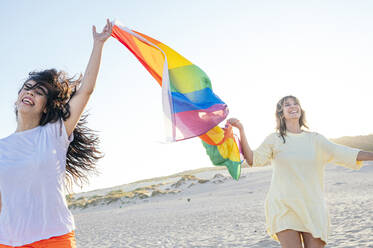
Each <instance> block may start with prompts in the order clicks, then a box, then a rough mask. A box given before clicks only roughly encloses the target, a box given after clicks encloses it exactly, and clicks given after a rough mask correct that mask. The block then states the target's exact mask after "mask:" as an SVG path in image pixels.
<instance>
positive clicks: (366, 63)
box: [0, 0, 373, 190]
mask: <svg viewBox="0 0 373 248" xmlns="http://www.w3.org/2000/svg"><path fill="white" fill-rule="evenodd" d="M372 13H373V2H372V1H343V0H335V1H329V0H328V1H325V0H320V1H295V0H294V1H277V0H267V1H256V0H242V1H239V0H231V1H213V0H204V1H198V0H189V1H172V0H169V1H166V0H157V1H146V0H137V1H129V0H117V1H114V0H112V1H88V0H86V1H72V0H67V1H47V0H45V1H41V0H35V1H26V0H24V1H21V0H20V1H4V0H0V30H1V35H0V54H1V56H0V68H1V69H0V70H1V75H2V76H1V77H0V111H1V116H2V118H1V128H0V138H2V137H6V136H8V135H10V134H11V133H12V132H14V130H15V127H16V122H15V115H14V107H13V106H14V102H15V100H16V97H17V91H18V89H19V88H20V86H21V85H22V83H23V80H24V79H25V78H26V76H27V73H28V72H30V71H32V70H41V69H48V68H52V67H54V68H57V69H61V70H65V71H67V72H68V73H69V74H70V75H74V74H79V73H83V72H84V70H85V66H86V64H87V61H88V58H89V55H90V52H91V48H92V36H91V25H93V24H94V25H96V26H97V27H98V29H99V30H100V31H101V29H102V27H103V25H104V24H105V19H106V18H107V17H108V18H110V19H117V20H119V21H120V22H121V23H122V24H124V25H126V26H128V27H129V28H131V29H135V30H137V31H140V32H142V33H145V34H147V35H149V36H152V37H154V38H156V39H158V40H160V41H161V42H163V43H165V44H167V45H169V46H170V47H172V48H173V49H175V50H176V51H178V52H179V53H180V54H182V55H183V56H184V57H186V58H187V59H189V60H190V61H192V62H193V63H194V64H196V65H198V66H199V67H200V68H202V69H203V70H204V71H205V72H206V73H207V75H209V77H210V79H211V81H212V85H213V89H214V91H215V93H216V94H217V95H219V96H220V97H221V99H222V100H223V101H225V102H226V103H227V104H228V106H229V108H230V113H231V114H230V116H232V117H233V116H234V117H237V118H239V119H240V120H241V121H242V122H243V123H244V126H245V129H246V131H247V135H248V139H249V143H250V144H251V146H252V148H255V147H257V146H258V145H259V144H260V142H261V141H262V140H263V139H264V137H265V136H266V135H268V134H269V133H270V132H272V131H274V126H275V118H274V111H275V104H276V103H277V101H278V100H279V99H280V98H281V97H283V96H285V95H288V94H292V95H295V96H297V97H298V98H299V99H300V101H301V104H302V107H303V108H304V109H305V111H306V113H307V119H308V123H309V126H310V127H311V130H314V131H317V132H320V133H322V134H324V135H325V136H327V137H330V138H334V137H340V136H346V135H364V134H370V133H372V132H373V125H372V124H373V115H372V113H371V106H370V105H371V104H372V100H371V99H372V95H373V91H372V88H373V87H372V83H373V70H372V68H373V46H372V44H373V32H372V27H373V15H372ZM87 109H88V110H89V113H90V117H89V125H90V127H92V128H93V129H95V130H98V131H99V135H100V137H101V140H102V145H101V147H102V150H103V151H104V153H105V155H106V156H105V158H104V159H102V160H101V162H100V163H99V170H100V171H101V174H100V175H99V176H93V177H91V184H90V185H89V186H87V187H84V188H83V189H82V190H90V189H95V188H102V187H108V186H114V185H119V184H123V183H129V182H132V181H135V180H139V179H145V178H149V177H155V176H165V175H168V174H172V173H175V172H179V171H182V170H188V169H195V168H200V167H206V166H211V163H210V162H209V160H208V157H207V156H206V155H205V151H204V149H203V147H202V145H201V144H200V141H199V139H198V138H197V139H192V140H187V141H182V142H178V143H175V144H166V145H165V144H161V143H160V142H159V141H160V140H161V138H162V135H163V129H162V125H163V115H162V107H161V91H160V87H159V86H158V85H157V83H156V82H155V80H154V79H153V78H152V77H151V76H150V75H149V74H148V72H147V71H146V70H145V69H144V68H143V67H142V65H141V64H140V63H139V62H138V61H137V60H136V59H135V58H134V56H133V55H132V54H130V53H129V51H127V50H126V48H125V47H124V46H123V45H121V44H120V43H119V42H118V41H116V40H115V39H113V38H111V39H109V40H108V41H107V42H106V44H105V47H104V53H103V58H102V64H101V70H100V73H99V77H98V80H97V87H96V90H95V92H94V94H93V96H92V98H91V101H90V103H89V105H88V108H87Z"/></svg>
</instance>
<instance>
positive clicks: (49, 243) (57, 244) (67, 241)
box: [0, 231, 76, 248]
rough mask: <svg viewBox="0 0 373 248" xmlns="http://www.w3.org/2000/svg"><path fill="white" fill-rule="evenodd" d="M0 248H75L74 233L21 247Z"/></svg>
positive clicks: (4, 246)
mask: <svg viewBox="0 0 373 248" xmlns="http://www.w3.org/2000/svg"><path fill="white" fill-rule="evenodd" d="M0 248H76V242H75V233H74V231H72V232H70V233H68V234H65V235H61V236H56V237H51V238H49V239H43V240H40V241H36V242H34V243H32V244H28V245H22V246H8V245H2V244H0Z"/></svg>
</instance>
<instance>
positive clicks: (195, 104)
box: [111, 23, 242, 180]
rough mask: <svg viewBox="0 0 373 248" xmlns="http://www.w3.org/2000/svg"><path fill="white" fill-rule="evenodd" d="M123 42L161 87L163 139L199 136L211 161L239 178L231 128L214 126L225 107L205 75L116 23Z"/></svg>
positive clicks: (115, 34) (158, 44)
mask: <svg viewBox="0 0 373 248" xmlns="http://www.w3.org/2000/svg"><path fill="white" fill-rule="evenodd" d="M111 35H112V36H113V37H114V38H116V39H117V40H118V41H119V42H121V43H122V44H123V45H125V46H126V47H127V48H128V49H129V50H130V51H131V52H132V53H133V55H135V57H136V58H137V59H138V60H139V61H140V63H141V64H142V65H143V66H144V67H145V68H146V69H147V70H148V72H149V73H150V74H151V75H152V76H153V77H154V79H155V80H156V81H157V82H158V83H159V85H160V86H162V103H163V112H164V114H165V123H166V139H167V140H168V141H179V140H184V139H188V138H193V137H196V136H199V137H200V138H201V139H202V143H203V145H204V147H205V148H206V152H207V154H208V155H209V157H210V159H211V161H212V163H213V164H214V165H218V166H223V165H224V166H227V168H228V171H229V173H230V174H231V176H232V177H233V178H234V179H236V180H238V178H239V177H240V173H241V162H242V161H241V154H240V151H239V148H238V145H237V143H238V144H239V142H237V141H236V140H235V138H234V136H233V132H232V128H231V127H230V126H227V127H226V128H225V129H222V128H220V127H219V126H217V125H218V124H219V123H220V122H222V121H223V120H224V119H225V118H226V117H227V115H228V106H227V105H226V104H225V103H224V102H223V101H222V100H221V99H220V98H219V97H218V96H217V95H215V94H214V92H213V91H212V87H211V82H210V79H209V78H208V76H207V75H206V74H205V73H204V72H203V71H202V70H201V69H200V68H199V67H198V66H196V65H194V64H192V63H191V62H190V61H189V60H187V59H186V58H184V57H183V56H181V55H180V54H178V53H177V52H176V51H174V50H173V49H171V48H170V47H168V46H166V45H165V44H163V43H161V42H159V41H157V40H155V39H153V38H151V37H149V36H147V35H144V34H142V33H139V32H136V31H134V30H130V29H128V28H127V27H123V26H121V25H119V24H117V23H115V24H114V25H113V31H112V34H111Z"/></svg>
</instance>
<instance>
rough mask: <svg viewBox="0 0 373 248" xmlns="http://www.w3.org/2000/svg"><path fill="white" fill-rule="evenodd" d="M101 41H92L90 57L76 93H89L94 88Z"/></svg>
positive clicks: (99, 59) (101, 45) (98, 67)
mask: <svg viewBox="0 0 373 248" xmlns="http://www.w3.org/2000/svg"><path fill="white" fill-rule="evenodd" d="M103 46H104V43H103V42H94V44H93V49H92V53H91V57H90V58H89V61H88V65H87V68H86V70H85V73H84V76H83V79H82V82H81V86H80V88H79V90H78V92H77V93H79V94H81V93H84V94H89V95H90V94H91V93H92V92H93V90H94V88H95V85H96V80H97V75H98V71H99V69H100V63H101V55H102V48H103Z"/></svg>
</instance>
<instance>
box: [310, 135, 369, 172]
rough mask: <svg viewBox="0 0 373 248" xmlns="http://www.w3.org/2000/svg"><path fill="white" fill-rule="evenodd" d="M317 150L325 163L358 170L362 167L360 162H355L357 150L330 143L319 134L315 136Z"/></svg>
mask: <svg viewBox="0 0 373 248" xmlns="http://www.w3.org/2000/svg"><path fill="white" fill-rule="evenodd" d="M317 137H318V140H319V149H321V150H322V151H321V154H322V156H323V160H324V161H325V162H326V163H335V164H338V165H341V166H343V167H347V168H350V169H355V170H358V169H360V168H361V167H362V166H363V163H362V161H357V160H356V158H357V154H358V153H359V151H360V150H359V149H356V148H351V147H348V146H343V145H339V144H336V143H334V142H331V141H330V140H328V139H327V138H325V137H324V136H323V135H321V134H317Z"/></svg>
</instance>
